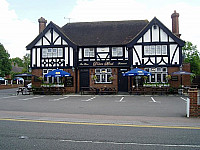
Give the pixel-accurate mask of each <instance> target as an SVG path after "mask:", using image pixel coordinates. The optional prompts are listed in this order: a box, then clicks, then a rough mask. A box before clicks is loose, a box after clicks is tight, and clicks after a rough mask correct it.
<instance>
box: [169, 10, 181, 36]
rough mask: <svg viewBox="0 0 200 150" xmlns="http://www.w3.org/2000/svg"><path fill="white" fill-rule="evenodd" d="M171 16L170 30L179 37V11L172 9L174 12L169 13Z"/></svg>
mask: <svg viewBox="0 0 200 150" xmlns="http://www.w3.org/2000/svg"><path fill="white" fill-rule="evenodd" d="M171 18H172V32H173V33H174V34H175V35H176V36H178V37H180V36H181V34H179V13H177V12H176V10H174V13H173V14H172V15H171Z"/></svg>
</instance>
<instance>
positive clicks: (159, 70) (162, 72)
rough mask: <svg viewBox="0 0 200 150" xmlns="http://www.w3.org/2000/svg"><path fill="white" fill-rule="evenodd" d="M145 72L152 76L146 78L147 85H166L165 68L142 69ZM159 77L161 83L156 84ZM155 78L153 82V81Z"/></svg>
mask: <svg viewBox="0 0 200 150" xmlns="http://www.w3.org/2000/svg"><path fill="white" fill-rule="evenodd" d="M144 70H145V71H148V72H150V73H151V74H152V75H151V76H149V78H148V81H147V82H148V83H166V78H165V77H166V76H167V75H168V73H167V67H158V68H144ZM159 74H160V75H161V82H158V75H159ZM153 77H155V81H153V80H154V79H153Z"/></svg>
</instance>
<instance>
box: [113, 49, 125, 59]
mask: <svg viewBox="0 0 200 150" xmlns="http://www.w3.org/2000/svg"><path fill="white" fill-rule="evenodd" d="M122 56H123V47H112V57H122Z"/></svg>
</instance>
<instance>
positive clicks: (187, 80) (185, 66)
mask: <svg viewBox="0 0 200 150" xmlns="http://www.w3.org/2000/svg"><path fill="white" fill-rule="evenodd" d="M179 70H180V68H179V67H168V73H169V74H171V73H172V72H176V71H179ZM182 70H184V71H187V72H190V64H189V63H185V64H183V69H182ZM174 76H178V81H172V80H170V81H169V83H170V85H171V86H172V87H176V88H178V87H179V86H180V85H181V75H174ZM182 84H183V85H184V86H191V80H190V75H182Z"/></svg>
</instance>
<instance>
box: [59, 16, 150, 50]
mask: <svg viewBox="0 0 200 150" xmlns="http://www.w3.org/2000/svg"><path fill="white" fill-rule="evenodd" d="M148 23H149V22H148V21H147V20H129V21H102V22H80V23H68V24H66V25H65V26H63V27H62V28H61V30H62V32H63V33H64V34H65V35H66V36H67V37H68V38H69V39H70V40H71V41H73V42H74V43H75V44H77V45H78V46H93V45H97V46H106V45H125V44H127V43H128V42H130V41H131V40H133V39H134V37H135V36H136V35H137V34H138V33H139V32H141V30H142V29H143V28H144V27H145V26H146V25H147V24H148Z"/></svg>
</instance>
